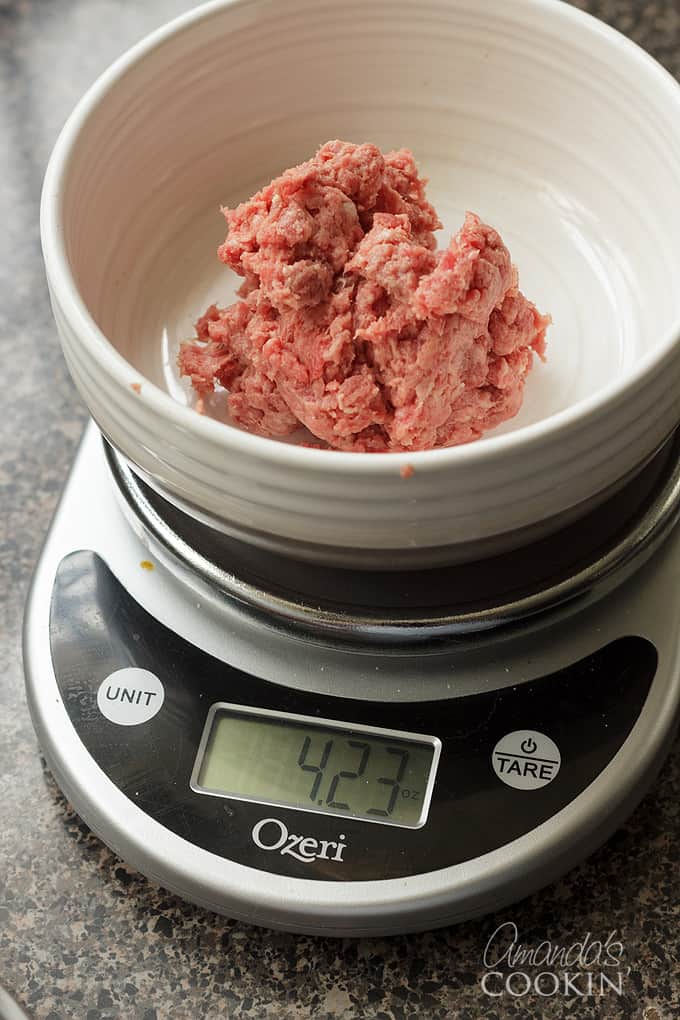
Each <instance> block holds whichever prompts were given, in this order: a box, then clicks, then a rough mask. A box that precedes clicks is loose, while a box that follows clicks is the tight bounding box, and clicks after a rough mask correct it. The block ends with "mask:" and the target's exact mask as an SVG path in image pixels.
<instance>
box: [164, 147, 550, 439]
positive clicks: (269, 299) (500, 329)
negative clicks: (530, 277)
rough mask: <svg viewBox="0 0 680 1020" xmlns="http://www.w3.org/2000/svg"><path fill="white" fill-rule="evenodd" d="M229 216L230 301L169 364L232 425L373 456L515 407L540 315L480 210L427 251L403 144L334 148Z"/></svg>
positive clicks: (536, 347)
mask: <svg viewBox="0 0 680 1020" xmlns="http://www.w3.org/2000/svg"><path fill="white" fill-rule="evenodd" d="M224 214H225V216H226V219H227V223H228V225H229V232H228V235H227V239H226V241H225V242H224V244H223V245H222V246H221V247H220V249H219V257H220V258H221V259H222V261H223V262H224V263H225V264H226V265H228V266H229V267H230V268H231V269H233V270H234V271H235V272H237V273H238V274H239V275H240V276H242V277H243V278H244V280H243V284H242V286H241V288H240V291H239V295H240V300H239V301H237V302H236V303H235V304H232V305H231V306H229V307H228V308H218V307H217V306H215V305H212V306H211V307H210V308H209V309H208V310H207V312H206V313H205V315H203V316H202V318H200V319H199V320H198V322H197V324H196V334H197V336H196V339H195V340H193V341H191V342H188V343H186V344H184V345H183V346H182V348H181V351H180V355H179V367H180V371H181V373H182V375H185V376H188V377H189V378H190V379H191V383H192V385H193V388H194V390H195V391H196V393H197V394H198V395H199V397H201V398H202V397H204V396H205V395H206V394H208V393H209V392H211V391H212V390H213V389H214V387H215V384H217V383H219V384H220V385H221V386H223V387H225V388H226V389H227V390H228V396H227V398H226V399H227V400H228V405H229V411H230V414H231V416H232V418H233V420H234V421H235V422H237V423H239V424H240V425H241V426H243V427H244V428H246V429H249V430H251V431H253V432H257V433H259V434H261V435H265V436H285V435H288V434H290V433H291V432H294V431H295V430H296V429H298V428H299V427H300V425H304V426H306V427H307V429H309V431H310V432H311V433H312V434H313V435H314V436H315V437H316V438H317V439H318V440H321V441H322V442H323V443H326V444H328V445H329V446H331V447H334V448H336V449H340V450H352V451H373V452H379V451H391V450H393V451H396V450H427V449H431V448H433V447H437V446H452V445H454V444H457V443H466V442H469V441H470V440H473V439H476V438H478V437H479V436H480V435H482V433H483V432H485V431H486V430H487V429H490V428H493V427H494V426H496V425H499V424H500V423H501V422H503V421H505V420H506V419H508V418H511V417H512V416H513V415H515V414H516V413H517V411H518V410H519V408H520V406H521V403H522V394H523V388H524V381H525V378H526V375H527V373H528V371H529V369H530V368H531V364H532V360H533V355H534V353H536V354H538V355H539V356H540V357H543V356H544V351H545V331H546V328H547V326H548V324H549V322H550V319H549V317H546V316H542V315H540V314H539V313H538V311H537V310H536V308H535V306H534V305H533V304H532V303H531V302H530V301H528V300H527V299H526V298H525V297H524V295H523V294H522V293H521V292H520V290H519V287H518V277H517V271H516V269H515V268H514V266H513V265H512V262H511V260H510V255H509V253H508V250H507V248H506V247H505V245H504V244H503V242H502V240H501V238H500V236H499V234H498V233H497V232H496V231H495V230H494V229H493V228H492V227H489V226H486V225H485V224H483V223H481V221H480V220H479V218H478V217H477V216H475V215H473V214H472V213H468V214H467V216H466V218H465V223H464V224H463V226H462V228H461V230H460V232H459V233H458V234H457V236H456V237H454V238H453V240H452V241H451V243H450V245H449V247H448V248H447V249H446V250H444V251H439V252H438V251H436V250H435V248H436V242H435V238H434V233H433V231H434V230H436V229H438V228H439V227H440V226H441V224H440V222H439V220H438V218H437V214H436V213H435V211H434V209H433V208H432V206H431V205H430V204H429V202H428V201H427V200H426V198H425V182H424V181H423V180H422V179H421V178H420V177H419V176H418V171H417V168H416V165H415V162H414V159H413V156H412V154H411V153H410V152H409V151H408V150H406V149H401V150H399V151H398V152H388V153H386V154H384V155H383V154H382V153H381V152H380V150H379V149H377V148H376V146H374V145H353V144H351V143H349V142H340V141H334V142H328V143H327V144H326V145H324V146H322V148H321V149H320V150H319V151H318V152H317V154H316V155H315V156H314V158H313V159H311V160H309V161H308V162H307V163H303V164H301V165H300V166H298V167H294V168H293V169H291V170H286V171H285V173H283V174H282V175H281V177H278V178H277V179H276V180H274V181H272V183H271V184H269V185H267V187H266V188H263V189H262V191H260V192H258V193H257V194H256V195H254V196H253V198H251V199H250V200H249V201H248V202H244V203H243V204H242V205H240V206H238V207H237V208H236V209H226V210H224Z"/></svg>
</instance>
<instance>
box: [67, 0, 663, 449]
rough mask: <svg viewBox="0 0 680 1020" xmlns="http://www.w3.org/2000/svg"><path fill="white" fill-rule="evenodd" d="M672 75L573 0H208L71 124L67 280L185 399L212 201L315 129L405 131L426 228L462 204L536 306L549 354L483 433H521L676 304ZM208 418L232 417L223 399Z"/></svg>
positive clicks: (573, 400) (225, 294)
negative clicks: (422, 178) (493, 231)
mask: <svg viewBox="0 0 680 1020" xmlns="http://www.w3.org/2000/svg"><path fill="white" fill-rule="evenodd" d="M633 81H634V82H635V86H634V88H633V87H632V86H631V82H633ZM679 91H680V90H677V88H676V86H674V84H673V83H672V82H671V80H670V78H666V77H665V75H664V74H663V72H661V71H660V69H659V68H658V67H657V66H656V65H655V64H653V62H652V61H651V60H648V59H647V58H645V57H644V56H642V55H641V54H640V52H639V51H637V50H636V49H635V48H634V47H632V45H631V44H629V43H627V42H626V41H624V40H622V39H621V38H620V37H618V36H616V35H615V34H613V33H611V32H609V31H608V30H606V29H604V28H603V27H602V26H600V25H599V24H598V23H596V22H594V21H592V19H588V18H586V17H584V16H582V15H580V14H578V13H577V12H575V11H573V10H572V9H570V8H568V7H567V6H566V5H558V4H554V5H553V4H538V3H535V2H532V0H526V2H525V0H515V2H514V3H513V4H506V3H504V2H503V0H483V2H479V0H474V2H473V0H460V2H449V3H443V2H428V3H420V2H415V0H414V2H412V3H400V4H398V5H394V4H393V3H391V2H390V3H388V2H386V0H385V2H383V0H371V2H368V3H367V2H365V0H362V2H361V3H359V2H353V0H351V2H347V3H344V4H342V5H338V4H334V3H333V4H331V3H326V2H325V0H323V2H320V3H319V2H317V0H314V2H312V0H292V2H287V3H286V4H285V5H284V4H276V3H272V2H268V0H266V2H265V0H254V2H250V3H247V4H244V3H235V4H231V5H227V6H223V7H221V8H219V7H218V8H215V7H213V8H212V9H210V10H209V11H208V12H207V13H205V14H203V16H201V17H199V18H198V19H194V20H193V21H191V20H189V21H188V22H187V24H186V27H185V28H184V29H182V30H181V31H179V32H175V33H174V34H171V35H169V36H167V37H165V38H164V39H161V40H160V41H159V42H157V44H156V45H155V46H154V47H152V48H150V49H149V50H147V52H146V53H145V55H144V56H143V58H141V59H139V60H138V61H136V62H135V63H133V64H132V65H131V66H130V67H129V68H128V69H127V70H126V71H125V72H124V73H123V75H122V76H121V77H119V78H118V79H117V80H116V82H115V84H114V85H113V87H112V88H110V89H108V90H107V91H106V92H104V94H103V95H102V97H101V98H100V99H99V100H98V101H97V103H96V104H95V105H94V107H93V109H92V111H91V113H90V116H89V117H88V119H87V121H86V123H85V125H84V127H83V129H82V130H81V132H80V135H79V137H78V141H77V144H76V146H75V148H74V153H73V157H72V159H73V162H72V167H71V170H72V172H71V173H70V175H69V177H68V184H67V187H66V190H65V193H64V223H65V225H66V226H65V229H66V234H67V249H68V253H69V259H70V262H71V265H72V268H73V271H74V275H75V277H76V281H77V286H78V288H79V290H80V293H81V296H82V297H83V299H84V301H85V303H86V305H87V307H88V310H89V312H90V314H91V315H92V316H93V318H94V319H95V321H96V322H97V324H98V325H99V326H100V328H101V329H102V331H103V332H104V334H105V335H106V336H107V337H108V339H109V340H110V342H111V343H112V344H113V345H114V346H115V347H116V348H117V350H118V351H119V352H120V353H121V354H122V355H123V356H124V357H125V358H126V359H127V360H128V361H129V362H131V363H132V364H133V365H134V366H135V368H136V369H137V370H138V371H139V373H140V376H142V377H145V378H146V379H149V380H152V381H153V382H154V383H156V384H157V385H158V386H160V387H162V388H163V389H165V390H167V392H168V393H170V394H171V395H172V396H173V397H174V398H175V399H176V400H179V401H181V402H189V403H190V402H191V400H192V395H191V392H190V388H189V386H188V385H187V384H186V382H185V381H183V380H180V379H179V378H178V373H177V369H176V357H177V350H178V347H179V344H180V342H181V341H182V340H184V339H188V338H190V337H191V336H192V333H193V323H194V322H195V320H196V318H197V317H198V316H199V315H200V314H202V312H203V311H204V310H205V308H206V307H207V306H208V305H209V304H210V303H212V302H215V303H217V304H219V305H224V304H227V303H229V302H230V301H231V300H232V299H233V295H234V292H235V290H236V288H237V286H238V284H239V282H240V281H239V279H238V278H237V277H235V276H234V275H233V274H232V273H231V272H230V271H229V270H227V269H226V268H225V267H224V266H222V265H221V264H220V263H219V262H218V260H217V257H216V247H217V245H218V244H219V243H220V242H221V240H222V239H223V237H224V233H225V224H224V220H223V218H222V216H221V214H220V209H219V207H220V205H233V204H235V203H236V202H238V201H240V200H242V199H244V198H246V197H247V196H248V195H250V194H251V193H252V192H253V191H255V190H256V189H257V188H258V187H259V186H261V185H262V184H263V183H265V182H266V181H268V180H269V179H271V178H272V177H273V176H275V175H276V174H278V173H279V172H280V171H281V170H282V169H284V168H285V167H287V166H290V165H293V164H295V163H297V162H300V161H302V160H303V159H305V158H307V157H309V155H311V154H312V153H313V152H314V151H315V150H316V148H317V147H318V146H319V144H321V143H322V142H324V141H326V140H327V139H329V138H335V137H339V138H345V139H349V140H353V141H367V140H369V141H373V142H375V143H376V144H378V145H379V146H381V147H382V148H384V149H389V148H394V147H400V146H406V147H408V148H410V149H412V150H413V152H414V154H415V156H416V159H417V161H418V162H419V165H420V167H421V170H422V171H423V172H424V173H425V175H426V176H427V177H429V179H430V185H429V197H430V199H431V200H432V201H433V202H434V204H435V207H436V208H437V210H438V212H439V213H440V216H441V218H442V220H443V222H444V230H443V231H442V232H441V233H440V238H441V240H440V245H445V244H446V243H448V239H449V237H450V235H451V233H452V232H454V231H456V230H457V229H458V227H459V226H460V224H461V222H462V219H463V215H464V213H465V210H466V209H470V210H473V211H475V212H477V213H479V214H480V215H481V216H482V218H483V219H485V220H487V221H488V222H490V223H491V224H493V225H494V226H496V227H497V228H498V229H499V230H500V232H501V234H502V236H503V237H504V239H505V241H506V243H507V244H508V247H509V248H510V251H511V253H512V255H513V258H514V261H515V263H516V264H517V266H518V268H519V272H520V284H521V287H522V289H523V291H524V292H525V293H526V294H527V296H528V297H529V298H531V299H532V300H533V301H535V303H536V304H537V305H538V307H539V309H540V310H541V311H542V312H549V313H550V314H551V315H552V316H553V320H554V324H553V326H552V328H551V330H550V332H549V336H548V340H549V346H548V361H547V363H546V364H538V363H537V364H536V365H535V368H534V370H533V371H532V373H531V375H530V377H529V380H528V384H527V388H526V394H525V401H524V405H523V408H522V410H521V412H520V414H519V415H518V416H517V417H516V418H515V419H514V420H513V421H511V422H509V423H506V424H505V425H503V426H501V428H500V429H497V430H495V433H496V434H497V433H499V432H507V431H512V430H517V429H520V428H522V427H523V426H525V425H528V424H531V423H534V422H538V421H541V420H543V419H546V418H549V417H550V416H552V415H555V414H557V413H559V412H560V411H562V410H564V409H566V408H568V407H570V406H572V405H575V404H578V403H579V402H581V401H583V400H584V399H585V398H587V397H589V396H591V395H592V394H595V393H598V392H600V391H603V390H604V389H605V388H606V387H607V386H608V385H609V384H610V383H611V382H612V381H613V380H615V379H616V378H620V377H624V376H626V375H630V374H631V373H634V372H635V371H636V370H637V368H638V366H639V365H640V362H641V360H642V359H643V358H644V357H645V355H646V354H648V353H649V352H650V351H652V350H653V349H654V347H655V346H656V345H659V344H661V343H662V342H664V340H665V339H666V340H667V334H668V331H669V329H670V328H671V326H672V324H673V323H674V322H675V321H677V319H678V317H679V316H680V287H677V285H676V279H675V277H676V267H677V266H678V265H680V203H679V202H678V191H677V181H678V179H680V114H679V110H680V101H679V100H678V92H679ZM210 413H212V414H214V415H215V416H217V417H223V418H224V420H227V421H228V418H227V417H226V407H225V400H224V395H223V394H221V395H220V394H218V395H216V397H215V398H214V399H213V400H212V401H211V404H210ZM492 434H494V433H488V435H489V436H490V435H492ZM300 438H302V436H297V437H294V439H295V440H299V439H300Z"/></svg>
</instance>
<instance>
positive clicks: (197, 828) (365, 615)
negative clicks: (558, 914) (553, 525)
mask: <svg viewBox="0 0 680 1020" xmlns="http://www.w3.org/2000/svg"><path fill="white" fill-rule="evenodd" d="M679 453H680V438H678V437H677V436H676V437H675V438H673V439H671V440H670V441H669V442H668V443H667V444H666V446H665V447H664V449H663V450H662V451H661V452H660V453H659V454H658V455H657V456H656V457H655V459H654V460H653V461H652V462H651V463H650V464H649V465H647V467H646V468H645V469H644V471H643V472H642V473H641V474H639V475H638V476H637V477H636V478H635V479H633V480H632V481H631V482H629V483H628V484H627V486H626V487H625V488H624V489H623V490H622V491H620V492H619V493H617V494H616V495H614V496H612V497H611V498H610V499H609V501H608V502H607V503H606V504H605V505H604V506H602V507H600V508H599V509H598V510H595V511H593V512H591V513H590V514H589V516H588V517H586V518H585V519H582V520H581V521H579V522H577V523H575V524H571V525H570V526H569V527H567V528H565V529H564V530H563V531H562V532H561V533H560V534H559V535H557V536H553V537H551V538H544V539H541V540H540V541H537V542H535V543H533V544H532V545H530V546H526V547H524V548H523V549H522V550H520V551H518V552H514V553H509V554H505V555H503V556H496V557H494V558H493V559H489V560H485V561H482V562H480V563H476V564H468V565H462V566H454V567H450V568H446V569H444V568H441V569H440V568H437V569H433V570H423V571H409V572H394V573H391V572H385V573H377V572H371V571H349V570H342V569H339V568H332V567H320V566H315V565H313V564H310V563H307V564H305V563H302V562H296V561H294V560H291V559H287V558H286V557H284V556H281V555H280V554H277V553H274V552H271V551H268V550H267V549H266V548H257V547H256V546H253V545H250V544H246V543H243V542H242V541H240V540H238V539H235V538H233V537H229V536H228V535H226V534H223V533H219V532H217V531H215V530H214V529H212V528H210V527H209V526H208V525H206V524H205V523H203V524H200V523H197V522H196V520H195V519H194V518H193V517H192V516H191V515H190V514H188V513H186V512H185V511H184V510H180V509H178V508H177V507H176V506H175V505H172V504H170V503H169V502H167V501H166V500H165V499H164V498H163V497H162V496H160V495H158V494H157V493H156V492H154V491H153V490H152V489H150V488H149V487H148V486H147V485H146V484H145V483H144V482H142V481H140V480H139V479H138V478H137V477H136V475H134V474H133V473H132V471H130V469H129V467H128V466H127V465H126V464H125V463H124V462H123V461H122V459H120V458H119V457H118V456H117V455H116V454H115V453H114V452H113V451H112V450H111V449H110V448H109V447H108V446H107V445H106V444H105V443H104V442H103V440H102V438H101V436H100V434H99V433H98V431H97V430H96V428H95V427H94V426H93V425H91V426H90V427H89V428H88V430H87V432H86V435H85V438H84V440H83V443H82V445H81V448H80V451H79V453H78V457H77V460H76V463H75V465H74V468H73V471H72V473H71V476H70V478H69V481H68V483H67V486H66V490H65V492H64V495H63V498H62V501H61V504H60V506H59V509H58V511H57V514H56V516H55V519H54V522H53V524H52V527H51V530H50V533H49V536H48V538H47V541H46V544H45V547H44V550H43V553H42V556H41V559H40V562H39V564H38V567H37V570H36V573H35V578H34V582H33V586H32V590H31V594H30V597H29V601H28V606H27V613H26V625H25V645H24V656H25V667H26V682H27V691H28V698H29V704H30V708H31V713H32V716H33V722H34V725H35V728H36V731H37V733H38V737H39V740H40V743H41V745H42V748H43V751H44V754H45V757H46V759H47V762H48V764H49V766H50V768H51V770H52V772H53V773H54V776H55V778H56V780H57V782H58V784H59V786H60V787H61V788H62V789H63V791H64V793H65V794H66V796H67V797H68V798H69V799H70V800H71V802H72V803H73V805H74V807H75V808H76V810H77V811H78V812H79V813H80V814H81V815H82V817H83V818H84V819H85V821H86V822H87V824H88V825H89V826H90V827H91V828H92V829H93V831H94V832H96V833H97V834H98V835H99V836H100V837H101V839H102V840H104V842H105V843H107V844H108V845H109V846H110V847H111V848H112V849H113V850H115V851H116V853H118V854H119V855H120V856H121V857H122V858H123V859H124V860H126V861H128V862H129V863H130V864H132V865H134V866H135V867H137V868H138V869H139V870H140V871H141V872H143V873H144V874H145V875H147V876H149V878H151V879H153V880H154V881H156V882H158V883H160V884H161V885H163V886H165V887H166V888H168V889H170V890H172V891H173V892H175V893H177V894H179V895H180V896H183V897H185V898H186V899H188V900H192V901H194V902H195V903H198V904H201V905H202V906H205V907H208V908H210V909H212V910H216V911H219V912H222V913H225V914H228V915H230V916H232V917H237V918H240V919H242V920H245V921H249V922H253V923H256V924H261V925H267V926H271V927H274V928H282V929H286V930H289V931H301V932H310V933H319V934H336V935H382V934H390V933H399V932H410V931H416V930H422V929H428V928H434V927H437V926H440V925H445V924H449V923H451V922H455V921H459V920H462V919H464V918H469V917H472V916H475V915H480V914H483V913H485V912H488V911H491V910H495V909H497V908H499V907H502V906H504V905H506V904H508V903H510V902H512V901H514V900H517V899H518V898H520V897H522V896H523V895H525V894H527V893H529V892H531V891H533V890H535V889H537V888H539V887H541V886H544V885H545V884H547V883H549V882H550V881H552V880H553V879H555V878H556V877H557V876H559V875H560V874H562V873H563V872H565V871H566V870H567V869H568V868H570V867H571V866H573V865H575V864H576V863H577V862H579V861H580V860H582V859H583V858H584V857H585V856H586V855H587V854H588V853H590V852H591V851H592V850H593V849H594V848H595V847H597V846H598V845H599V844H600V843H602V842H603V841H604V840H605V839H606V838H607V837H608V836H609V835H610V834H611V833H612V832H613V831H614V830H615V829H616V827H617V826H618V825H620V824H621V822H622V821H623V820H624V819H625V818H626V816H627V815H628V814H629V813H630V812H631V811H632V809H633V807H634V806H635V804H636V803H637V802H638V801H639V800H640V798H641V797H642V796H643V794H644V793H645V791H646V790H647V789H648V787H649V785H650V784H651V783H652V781H653V779H654V777H655V775H656V773H657V771H658V769H659V768H660V766H661V763H662V761H663V759H664V757H665V755H666V753H667V752H668V750H669V748H670V745H671V741H672V737H673V734H674V729H675V725H676V723H677V719H678V705H679V701H680V668H679V662H678V646H679V640H678V631H679V628H678V625H679V623H680V599H679V598H678V583H679V581H680V528H676V527H675V524H676V523H677V519H678V516H679V515H680V467H679V460H680V458H679Z"/></svg>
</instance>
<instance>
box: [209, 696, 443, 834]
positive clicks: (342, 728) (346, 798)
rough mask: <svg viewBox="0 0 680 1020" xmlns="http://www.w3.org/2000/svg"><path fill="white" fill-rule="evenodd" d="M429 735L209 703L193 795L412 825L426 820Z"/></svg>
mask: <svg viewBox="0 0 680 1020" xmlns="http://www.w3.org/2000/svg"><path fill="white" fill-rule="evenodd" d="M440 750H441V743H440V741H439V739H438V738H437V737H431V736H422V735H420V734H410V733H402V732H397V731H393V730H382V729H379V728H377V727H372V726H356V725H354V724H352V723H341V722H336V721H335V720H330V719H324V720H319V719H311V718H308V717H306V716H299V715H288V714H284V713H279V712H270V711H268V710H266V709H259V708H244V707H242V706H240V705H227V704H223V703H218V704H216V705H213V706H212V707H211V709H210V712H209V713H208V718H207V721H206V724H205V728H204V731H203V737H202V739H201V743H200V746H199V750H198V754H197V756H196V762H195V765H194V769H193V773H192V779H191V787H192V789H193V790H194V791H195V792H196V793H207V794H212V795H213V796H221V797H231V798H236V799H239V800H248V801H254V802H256V803H261V804H268V805H272V806H277V807H292V808H297V809H301V810H305V811H316V812H321V813H322V814H329V815H340V816H343V817H346V818H356V819H361V820H363V821H367V822H380V823H382V824H384V825H398V826H403V827H405V828H412V829H417V828H420V827H421V826H422V825H424V824H425V822H426V821H427V813H428V809H429V805H430V797H431V794H432V788H433V786H434V779H435V774H436V770H437V763H438V761H439V754H440Z"/></svg>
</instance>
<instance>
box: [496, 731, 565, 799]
mask: <svg viewBox="0 0 680 1020" xmlns="http://www.w3.org/2000/svg"><path fill="white" fill-rule="evenodd" d="M491 763H492V765H493V769H494V772H495V773H496V775H497V776H498V778H499V779H501V780H502V781H503V782H504V783H506V784H507V786H512V787H514V789H515V790H538V789H539V788H540V787H541V786H547V785H548V783H551V782H552V781H553V779H554V778H555V776H556V775H557V773H558V772H559V771H560V765H561V764H562V757H561V755H560V751H559V748H558V746H557V744H556V743H555V741H554V740H551V739H550V737H546V735H545V733H538V731H537V730H514V732H513V733H508V734H506V735H505V736H504V737H501V739H500V740H499V741H498V743H497V744H496V746H495V747H494V749H493V753H492V755H491Z"/></svg>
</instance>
